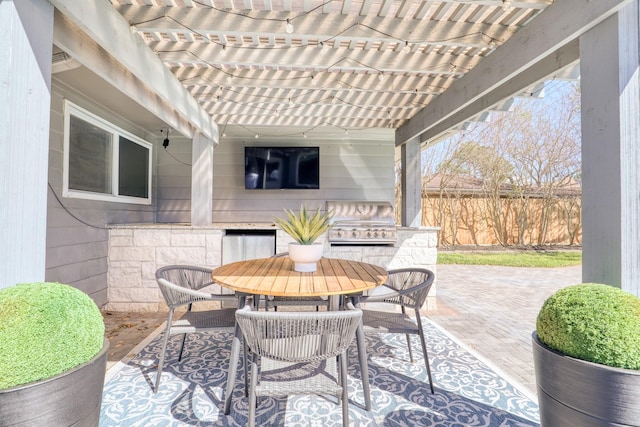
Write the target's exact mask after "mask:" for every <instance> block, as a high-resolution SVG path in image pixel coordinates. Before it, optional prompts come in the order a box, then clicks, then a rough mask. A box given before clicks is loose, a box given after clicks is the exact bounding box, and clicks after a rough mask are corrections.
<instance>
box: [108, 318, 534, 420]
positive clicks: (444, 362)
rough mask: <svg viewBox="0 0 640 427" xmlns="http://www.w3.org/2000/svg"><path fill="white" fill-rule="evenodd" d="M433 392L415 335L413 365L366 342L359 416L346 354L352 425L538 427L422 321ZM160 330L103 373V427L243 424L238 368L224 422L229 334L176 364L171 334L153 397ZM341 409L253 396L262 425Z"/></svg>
mask: <svg viewBox="0 0 640 427" xmlns="http://www.w3.org/2000/svg"><path fill="white" fill-rule="evenodd" d="M424 326H425V333H426V337H427V344H428V350H429V356H430V359H431V369H432V374H433V378H434V385H435V394H431V393H430V391H429V384H428V382H427V374H426V368H425V365H424V360H423V359H422V351H421V350H420V344H419V342H418V339H417V337H413V338H414V341H413V342H412V346H413V350H414V351H413V353H414V357H416V361H415V363H411V362H409V357H408V352H407V347H406V341H405V338H404V336H402V335H367V353H368V357H369V378H370V382H371V402H372V410H371V412H367V411H365V410H364V409H363V402H364V401H363V395H362V384H361V382H360V373H359V366H358V361H357V351H356V348H355V343H354V345H353V347H352V349H351V350H350V352H349V355H350V358H349V397H350V402H349V403H350V404H349V417H350V425H352V426H383V427H391V426H438V427H475V426H482V427H494V426H495V427H507V426H509V427H524V426H539V414H538V405H537V402H536V398H535V396H532V395H531V394H530V393H528V392H527V391H526V390H524V389H523V388H522V387H520V386H518V385H517V384H516V383H515V382H513V381H511V380H510V379H509V378H507V377H505V375H503V374H501V373H499V371H497V370H496V369H495V368H492V367H491V366H490V365H489V364H488V363H487V362H486V361H483V360H482V359H481V358H479V357H478V356H477V355H475V354H473V353H472V352H471V351H469V350H468V349H466V348H465V347H464V346H462V345H461V344H460V343H458V342H457V341H456V340H455V339H454V338H453V337H451V336H450V335H448V334H447V333H446V332H445V331H443V330H442V329H441V328H440V327H439V326H438V325H436V324H434V323H433V322H432V321H429V320H427V319H424ZM161 331H162V328H159V329H158V330H157V331H156V332H154V334H152V335H151V336H150V337H149V338H148V339H146V340H145V341H144V342H142V343H141V345H140V346H138V348H137V349H135V350H134V353H135V354H136V356H135V357H133V358H132V359H131V360H128V361H126V360H125V361H123V362H120V363H119V364H117V365H115V366H114V367H113V368H111V369H110V370H109V372H107V378H106V380H105V388H104V394H103V401H102V412H101V417H100V426H102V427H107V426H109V427H111V426H119V427H121V426H141V427H142V426H144V427H148V426H246V425H247V413H248V412H247V406H248V400H247V398H245V397H244V381H243V380H242V378H241V376H242V369H240V368H239V369H238V381H237V383H236V388H235V390H234V396H233V401H232V402H233V403H232V407H231V414H230V415H229V416H225V415H224V413H223V411H222V398H223V394H224V387H225V385H226V372H227V368H228V364H229V355H230V350H231V334H229V333H218V334H212V335H208V334H191V335H189V337H188V338H187V344H186V346H185V353H184V355H183V358H182V362H180V363H178V362H177V354H178V349H179V345H178V344H179V336H173V337H172V339H171V341H170V344H169V348H168V350H167V362H166V364H165V369H164V372H163V374H162V381H161V384H160V389H159V390H158V393H157V394H153V390H152V389H153V384H154V382H155V378H156V367H155V365H156V364H157V355H158V354H159V352H160V348H161V338H162V333H161ZM341 420H342V415H341V407H340V405H338V404H337V402H336V400H335V399H334V398H331V397H326V398H325V397H321V396H293V397H288V398H278V399H276V398H260V399H258V410H257V418H256V424H257V425H261V426H267V425H268V426H276V425H277V426H314V427H315V426H318V427H325V426H330V425H341Z"/></svg>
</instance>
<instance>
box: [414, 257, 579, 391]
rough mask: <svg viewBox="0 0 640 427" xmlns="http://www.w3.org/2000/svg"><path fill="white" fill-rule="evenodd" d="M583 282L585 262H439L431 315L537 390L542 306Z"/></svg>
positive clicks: (511, 375) (472, 347) (427, 312)
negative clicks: (535, 344)
mask: <svg viewBox="0 0 640 427" xmlns="http://www.w3.org/2000/svg"><path fill="white" fill-rule="evenodd" d="M581 281H582V267H581V266H575V267H562V268H515V267H495V266H477V265H469V266H466V265H438V266H437V270H436V283H437V289H436V301H435V306H436V307H434V308H435V310H431V309H430V310H428V311H426V312H425V314H427V315H428V316H429V318H431V319H432V320H434V321H435V322H437V323H438V324H440V325H441V326H442V327H444V329H446V330H447V331H448V332H449V333H451V334H453V335H454V336H455V337H457V338H458V339H459V340H460V341H462V342H463V343H464V344H465V345H466V346H467V347H469V348H471V349H472V350H474V351H475V352H477V353H479V354H480V355H481V356H483V357H484V358H485V359H486V360H488V361H489V362H491V363H492V364H493V365H494V366H496V367H498V368H499V369H501V370H502V371H503V372H505V373H506V374H507V375H509V376H510V377H511V378H513V379H514V380H516V381H518V382H519V383H520V384H522V385H523V386H525V387H527V388H528V389H529V390H530V391H532V392H534V393H535V391H536V390H535V375H534V370H533V354H532V350H531V333H532V332H533V331H534V330H535V323H536V317H537V315H538V310H539V309H540V307H541V306H542V304H543V303H544V301H545V300H546V299H547V298H548V297H549V296H550V295H551V294H553V293H554V292H555V291H556V290H558V289H561V288H563V287H566V286H569V285H575V284H577V283H580V282H581Z"/></svg>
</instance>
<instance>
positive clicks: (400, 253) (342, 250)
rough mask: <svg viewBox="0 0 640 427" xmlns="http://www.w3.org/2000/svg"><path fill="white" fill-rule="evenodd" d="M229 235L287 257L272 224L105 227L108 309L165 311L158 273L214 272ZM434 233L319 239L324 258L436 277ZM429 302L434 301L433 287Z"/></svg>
mask: <svg viewBox="0 0 640 427" xmlns="http://www.w3.org/2000/svg"><path fill="white" fill-rule="evenodd" d="M228 230H234V231H235V230H241V231H244V230H246V231H247V234H250V233H251V231H252V230H254V231H256V232H257V233H264V232H265V231H273V232H274V234H275V248H274V250H275V252H276V253H278V252H286V251H287V250H288V249H287V247H288V244H289V242H291V241H292V239H291V237H290V236H289V235H288V234H286V233H284V232H283V231H282V230H280V229H279V228H278V227H277V226H276V225H275V224H273V223H268V222H262V223H214V224H211V225H210V226H191V225H190V224H123V225H111V226H110V227H109V257H108V262H109V268H108V301H109V302H108V303H107V305H106V307H105V308H106V309H108V310H113V311H157V310H159V309H164V308H165V305H164V302H163V300H162V295H161V294H160V291H159V289H158V286H157V284H156V280H155V272H156V270H157V269H158V268H160V267H163V266H165V265H171V264H189V265H199V266H206V267H209V268H215V267H218V266H220V265H221V264H222V238H223V237H224V236H225V235H226V233H227V231H228ZM438 230H439V229H438V228H437V227H399V228H398V241H397V243H396V244H395V245H393V246H391V245H389V246H368V245H339V246H331V245H330V244H328V242H327V241H326V240H325V239H324V238H323V237H322V238H320V239H318V241H319V242H323V243H324V245H325V252H324V255H325V256H327V257H334V258H346V259H352V260H356V261H362V262H367V263H371V264H376V265H379V266H382V267H385V268H387V269H396V268H403V267H423V268H428V269H430V270H432V271H434V272H436V270H435V269H436V259H437V255H438V253H437V232H438ZM430 295H431V296H433V295H435V285H434V288H432V290H431V293H430Z"/></svg>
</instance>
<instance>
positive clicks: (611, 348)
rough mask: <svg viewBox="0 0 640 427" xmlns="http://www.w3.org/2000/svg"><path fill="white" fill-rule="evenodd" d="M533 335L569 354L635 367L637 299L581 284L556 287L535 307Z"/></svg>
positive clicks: (639, 351)
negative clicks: (535, 334)
mask: <svg viewBox="0 0 640 427" xmlns="http://www.w3.org/2000/svg"><path fill="white" fill-rule="evenodd" d="M536 332H537V334H538V338H539V339H540V341H541V342H542V343H544V344H546V345H547V346H548V347H550V348H552V349H554V350H556V351H559V352H561V353H564V354H566V355H568V356H571V357H575V358H578V359H582V360H586V361H589V362H595V363H600V364H602V365H607V366H612V367H617V368H625V369H640V298H638V297H636V296H635V295H633V294H630V293H628V292H625V291H623V290H621V289H619V288H615V287H613V286H609V285H603V284H597V283H585V284H580V285H575V286H569V287H567V288H564V289H561V290H560V291H558V292H556V293H555V294H554V295H552V296H551V297H549V298H548V299H547V300H546V301H545V303H544V304H543V306H542V308H541V309H540V312H539V314H538V319H537V322H536Z"/></svg>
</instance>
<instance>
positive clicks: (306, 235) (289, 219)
mask: <svg viewBox="0 0 640 427" xmlns="http://www.w3.org/2000/svg"><path fill="white" fill-rule="evenodd" d="M284 212H285V214H286V219H283V218H276V219H275V222H276V224H278V226H279V227H280V228H281V229H282V230H283V231H284V232H285V233H287V234H288V235H290V236H291V237H293V239H294V240H295V241H296V242H298V243H300V244H301V245H310V244H312V243H313V242H315V241H316V239H317V238H318V237H320V236H321V235H322V234H323V233H325V232H326V231H328V230H329V229H330V228H331V226H332V224H331V218H332V217H333V213H332V212H327V213H324V214H323V213H321V212H320V209H318V210H317V211H316V212H315V213H314V214H310V213H309V212H307V208H306V207H304V206H302V207H301V208H300V212H299V214H298V215H296V214H295V212H293V211H292V210H288V209H285V210H284Z"/></svg>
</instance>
